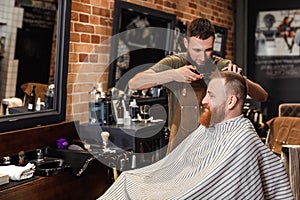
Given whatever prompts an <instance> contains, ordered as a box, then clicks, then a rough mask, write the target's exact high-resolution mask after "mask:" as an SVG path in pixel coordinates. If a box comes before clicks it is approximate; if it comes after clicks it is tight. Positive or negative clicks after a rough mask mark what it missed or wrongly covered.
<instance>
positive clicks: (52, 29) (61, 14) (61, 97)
mask: <svg viewBox="0 0 300 200" xmlns="http://www.w3.org/2000/svg"><path fill="white" fill-rule="evenodd" d="M1 3H2V5H1V6H0V38H1V40H0V41H1V43H0V77H1V83H0V101H1V115H0V132H6V131H12V130H18V129H23V128H30V127H35V126H39V125H48V124H53V123H58V122H62V121H64V120H65V115H66V113H65V111H66V80H67V76H68V55H69V34H70V16H71V0H31V1H28V0H1ZM1 3H0V4H1ZM1 9H3V10H1ZM27 83H33V84H34V85H36V98H37V97H40V98H41V101H42V103H43V101H44V100H45V99H44V98H45V95H46V92H45V91H43V93H41V94H38V93H39V91H38V87H39V85H40V84H41V85H43V86H46V89H47V87H48V86H49V85H50V84H52V86H54V89H53V93H54V96H53V103H52V106H51V107H50V108H47V109H41V110H40V111H36V110H34V111H28V109H27V105H26V102H25V101H26V100H25V99H24V96H25V93H24V85H26V84H27ZM27 85H30V84H27ZM29 87H31V86H29ZM28 90H29V91H30V89H28ZM3 99H5V100H7V99H8V100H11V101H10V102H9V103H10V105H9V107H10V108H11V109H10V112H9V113H7V110H6V108H3V107H4V106H5V104H4V106H3V105H2V104H3V102H7V101H3ZM20 101H21V102H20ZM20 104H21V105H20ZM42 105H43V104H42ZM11 110H14V111H15V112H11Z"/></svg>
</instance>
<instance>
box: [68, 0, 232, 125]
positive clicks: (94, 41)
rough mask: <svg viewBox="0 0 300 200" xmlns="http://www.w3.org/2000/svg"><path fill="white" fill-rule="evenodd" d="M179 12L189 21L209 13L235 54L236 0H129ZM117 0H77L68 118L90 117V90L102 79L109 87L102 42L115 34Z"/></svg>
mask: <svg viewBox="0 0 300 200" xmlns="http://www.w3.org/2000/svg"><path fill="white" fill-rule="evenodd" d="M128 1H129V2H132V3H135V4H138V5H142V6H146V7H150V8H155V9H157V10H162V11H164V12H168V13H173V14H176V16H177V19H178V20H181V21H183V22H186V23H187V24H188V23H189V22H190V21H191V20H192V19H194V18H197V17H205V18H208V19H210V20H211V21H212V22H213V23H214V24H215V25H218V26H222V27H224V28H227V29H228V39H227V45H226V58H229V59H232V57H233V52H232V51H233V41H232V36H233V0H209V1H207V0H128ZM113 7H114V1H113V0H73V1H72V17H71V28H70V53H69V73H68V87H67V111H66V114H67V121H69V120H80V122H85V121H87V119H88V112H87V111H88V104H87V102H88V95H87V94H88V91H90V90H91V88H92V87H93V85H94V84H96V83H97V82H102V84H103V86H104V88H106V87H107V77H108V67H107V65H106V63H108V59H109V55H108V53H107V52H109V45H106V46H101V47H100V48H99V43H103V42H105V41H107V39H109V37H110V36H111V34H112V21H113V18H112V16H113Z"/></svg>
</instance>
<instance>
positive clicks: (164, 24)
mask: <svg viewBox="0 0 300 200" xmlns="http://www.w3.org/2000/svg"><path fill="white" fill-rule="evenodd" d="M113 19H114V20H113V30H112V35H113V39H112V44H111V55H110V63H111V64H110V71H109V80H108V87H109V88H111V87H114V86H115V84H116V82H117V81H118V80H119V79H120V78H121V77H122V76H123V75H124V74H125V73H126V72H128V71H130V70H131V69H132V68H136V69H137V66H145V67H147V64H148V66H149V65H150V64H151V65H153V63H156V62H158V61H159V60H161V59H162V58H164V57H165V56H166V55H168V53H169V52H171V51H172V50H173V42H172V41H173V35H172V31H170V30H173V29H174V26H175V23H176V15H174V14H170V13H166V12H162V11H159V10H155V9H152V8H148V7H144V6H140V5H137V4H133V3H130V2H125V1H115V6H114V17H113ZM142 70H145V69H144V68H142ZM136 72H137V71H136Z"/></svg>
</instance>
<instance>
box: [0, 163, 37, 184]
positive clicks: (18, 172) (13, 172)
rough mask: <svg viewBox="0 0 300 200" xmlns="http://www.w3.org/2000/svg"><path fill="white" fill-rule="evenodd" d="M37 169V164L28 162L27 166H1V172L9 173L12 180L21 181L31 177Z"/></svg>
mask: <svg viewBox="0 0 300 200" xmlns="http://www.w3.org/2000/svg"><path fill="white" fill-rule="evenodd" d="M34 171H35V165H34V164H32V163H28V164H27V165H26V166H16V165H7V166H0V173H3V174H8V176H9V179H10V180H14V181H19V180H23V179H27V178H31V177H32V176H33V173H34Z"/></svg>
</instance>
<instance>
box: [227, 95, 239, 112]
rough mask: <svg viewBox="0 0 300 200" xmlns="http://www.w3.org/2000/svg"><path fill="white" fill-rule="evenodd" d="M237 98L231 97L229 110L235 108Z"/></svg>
mask: <svg viewBox="0 0 300 200" xmlns="http://www.w3.org/2000/svg"><path fill="white" fill-rule="evenodd" d="M237 100H238V99H237V97H236V96H235V95H231V96H230V97H229V98H228V108H229V109H232V108H234V106H235V105H236V104H237Z"/></svg>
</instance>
